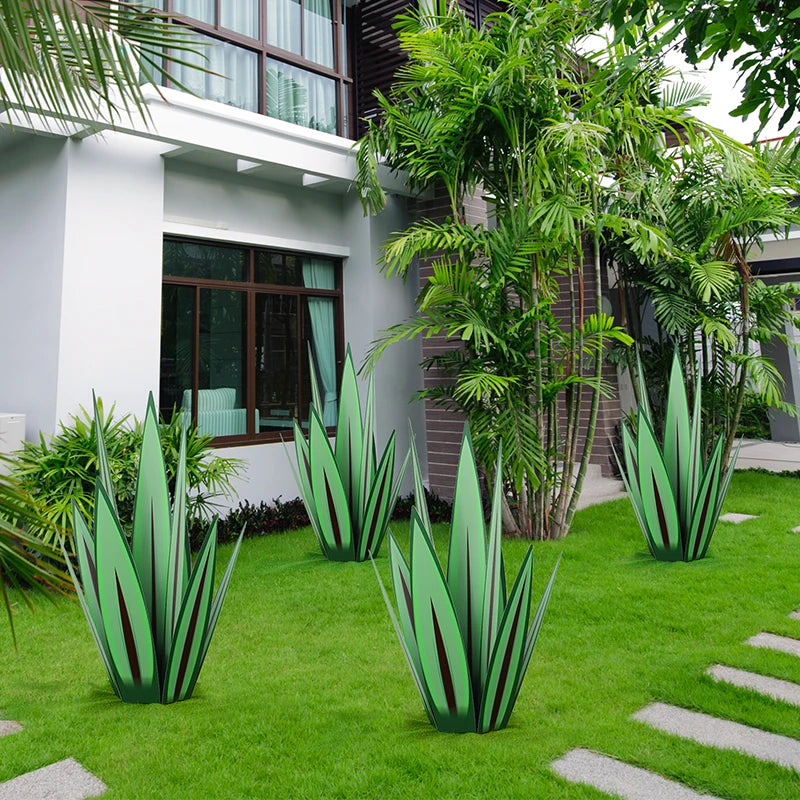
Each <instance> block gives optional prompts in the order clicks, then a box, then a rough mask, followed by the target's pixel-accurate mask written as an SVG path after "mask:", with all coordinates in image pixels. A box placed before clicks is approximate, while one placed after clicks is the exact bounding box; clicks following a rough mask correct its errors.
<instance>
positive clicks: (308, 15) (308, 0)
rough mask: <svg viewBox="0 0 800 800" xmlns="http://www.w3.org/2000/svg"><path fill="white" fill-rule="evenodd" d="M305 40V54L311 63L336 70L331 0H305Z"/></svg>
mask: <svg viewBox="0 0 800 800" xmlns="http://www.w3.org/2000/svg"><path fill="white" fill-rule="evenodd" d="M303 39H304V41H303V47H304V51H303V53H304V55H305V57H306V58H307V59H308V60H309V61H314V62H316V63H317V64H322V65H323V66H325V67H330V68H331V69H333V68H334V66H335V64H334V61H333V8H332V7H331V0H305V6H304V11H303Z"/></svg>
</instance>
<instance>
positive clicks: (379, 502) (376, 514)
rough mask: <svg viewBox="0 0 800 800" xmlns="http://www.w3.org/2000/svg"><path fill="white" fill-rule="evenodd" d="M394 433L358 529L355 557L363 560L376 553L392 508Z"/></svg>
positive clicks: (382, 459)
mask: <svg viewBox="0 0 800 800" xmlns="http://www.w3.org/2000/svg"><path fill="white" fill-rule="evenodd" d="M394 439H395V434H394V431H392V435H391V436H390V437H389V442H388V443H387V445H386V449H385V450H384V452H383V457H382V458H381V463H380V464H379V465H378V469H377V471H376V473H375V480H374V481H373V482H372V487H371V489H370V492H369V496H368V497H367V503H366V507H365V509H364V518H363V527H362V528H361V530H360V531H359V542H358V550H357V552H356V558H357V560H358V561H364V559H366V557H367V555H368V554H369V555H372V557H373V558H374V557H375V556H377V555H378V548H377V547H376V544H378V545H379V544H380V542H382V541H383V537H384V534H385V533H386V528H387V526H388V525H389V519H390V517H391V514H392V510H393V509H392V508H390V506H389V504H390V502H391V500H392V475H393V473H394V451H395V444H394Z"/></svg>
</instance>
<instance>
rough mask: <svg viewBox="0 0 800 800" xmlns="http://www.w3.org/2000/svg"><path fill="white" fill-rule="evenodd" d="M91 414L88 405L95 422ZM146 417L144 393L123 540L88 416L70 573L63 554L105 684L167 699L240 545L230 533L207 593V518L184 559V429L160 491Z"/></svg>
mask: <svg viewBox="0 0 800 800" xmlns="http://www.w3.org/2000/svg"><path fill="white" fill-rule="evenodd" d="M98 416H99V415H98V412H97V407H96V403H95V419H96V421H98V419H97V418H98ZM156 419H157V418H156V408H155V403H154V402H153V395H152V394H151V395H150V398H149V400H148V403H147V414H146V416H145V422H144V434H143V437H142V451H141V455H140V458H139V475H138V480H137V483H136V495H135V497H134V511H133V533H132V536H131V541H130V546H128V541H127V539H126V536H125V532H124V529H123V527H122V524H121V523H120V519H119V514H118V512H117V509H116V506H115V504H114V501H113V499H112V498H113V497H114V487H113V485H112V482H111V471H110V469H109V463H108V453H107V452H106V448H105V443H104V441H103V435H102V426H101V425H99V421H98V425H97V430H98V436H97V461H98V479H97V484H96V487H95V501H94V514H93V519H92V526H91V528H90V527H89V526H88V525H87V523H86V520H85V519H84V517H83V516H82V514H81V512H80V510H79V509H78V508H77V504H75V505H74V506H73V514H74V519H73V528H74V532H75V550H76V552H77V558H78V563H79V564H80V575H81V579H80V581H79V580H78V578H77V576H76V574H75V571H74V570H73V568H72V565H71V564H70V563H69V561H67V567H68V569H69V571H70V575H71V576H72V580H73V582H74V584H75V590H76V592H77V593H78V599H79V600H80V604H81V607H82V608H83V611H84V614H85V615H86V620H87V622H88V623H89V628H90V629H91V631H92V636H93V637H94V640H95V643H96V644H97V649H98V650H99V651H100V657H101V660H102V662H103V666H104V667H105V669H106V672H107V673H108V678H109V680H110V681H111V686H112V688H113V690H114V693H115V694H116V695H117V696H118V697H119V698H120V699H121V700H124V701H125V702H127V703H157V702H161V703H173V702H175V701H177V700H186V699H188V698H189V697H191V696H192V691H193V689H194V686H195V683H196V682H197V679H198V677H199V675H200V670H201V668H202V666H203V661H204V659H205V656H206V653H207V652H208V647H209V645H210V644H211V637H212V636H213V634H214V629H215V627H216V624H217V620H218V619H219V615H220V612H221V610H222V604H223V602H224V600H225V595H226V593H227V590H228V585H229V584H230V580H231V575H232V573H233V567H234V564H235V563H236V556H237V554H238V550H239V545H240V544H241V535H240V537H239V540H238V541H237V544H236V546H235V547H234V550H233V555H232V556H231V558H230V561H229V562H228V566H227V568H226V570H225V574H224V575H223V577H222V581H221V583H220V586H219V589H218V590H217V594H216V596H214V571H215V568H216V558H215V556H216V548H217V523H216V520H214V521H213V522H212V523H211V526H210V527H209V530H208V532H207V534H206V537H205V540H204V542H203V544H202V546H201V547H200V552H199V554H198V555H197V558H196V559H195V562H194V566H193V567H192V564H191V557H190V554H189V536H188V531H187V527H186V506H187V496H186V493H187V486H186V435H185V434H184V435H183V437H182V440H181V447H180V453H179V456H178V467H177V470H176V473H175V493H174V498H170V493H169V489H168V486H167V475H166V468H165V466H164V456H163V452H162V446H161V440H160V438H159V435H158V422H157V421H156ZM171 500H172V501H173V502H171ZM64 555H65V557H66V555H67V553H66V550H65V553H64Z"/></svg>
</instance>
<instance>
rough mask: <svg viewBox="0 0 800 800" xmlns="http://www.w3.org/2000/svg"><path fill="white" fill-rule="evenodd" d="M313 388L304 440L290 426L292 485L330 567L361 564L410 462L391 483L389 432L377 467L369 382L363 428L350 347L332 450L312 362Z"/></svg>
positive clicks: (379, 537) (378, 540)
mask: <svg viewBox="0 0 800 800" xmlns="http://www.w3.org/2000/svg"><path fill="white" fill-rule="evenodd" d="M311 385H312V394H313V402H312V404H311V408H310V413H309V434H308V440H306V438H305V436H304V435H303V432H302V430H301V429H300V426H299V425H298V424H297V422H295V425H294V443H295V449H296V450H297V465H298V470H299V475H298V473H297V472H295V480H296V481H297V485H298V487H299V489H300V492H301V494H302V496H303V502H304V503H305V506H306V510H307V511H308V516H309V519H310V520H311V527H312V528H313V529H314V533H315V534H316V536H317V540H318V541H319V545H320V547H321V548H322V552H323V553H324V554H325V556H326V557H327V558H329V559H330V560H331V561H365V560H366V559H367V557H368V556H374V555H377V553H378V552H379V551H380V549H381V544H382V543H383V539H384V537H385V536H386V531H387V530H388V529H389V521H390V519H391V516H392V511H393V510H394V507H395V504H396V503H397V495H398V492H399V491H400V484H401V483H402V480H403V475H404V474H405V469H406V463H407V461H408V457H407V456H406V460H405V461H404V462H403V465H402V467H401V469H400V474H399V475H398V477H397V480H396V481H395V482H394V483H392V477H393V475H394V461H395V433H394V431H392V435H391V436H390V437H389V441H388V443H387V444H386V448H385V449H384V451H383V455H382V456H381V458H380V461H378V459H377V451H376V449H375V433H374V411H373V408H374V403H373V381H372V378H371V377H370V380H369V388H368V391H367V410H366V415H365V417H364V421H363V423H362V416H361V400H360V398H359V394H358V383H357V381H356V370H355V367H354V365H353V356H352V354H351V352H350V348H349V347H348V348H347V355H346V357H345V361H344V371H343V374H342V391H341V397H340V399H339V417H338V422H337V425H336V447H335V450H334V448H333V447H331V443H330V440H329V439H328V433H327V431H326V430H325V425H324V423H323V421H322V402H321V398H320V392H319V386H318V384H317V379H316V376H315V374H314V367H313V361H312V366H311Z"/></svg>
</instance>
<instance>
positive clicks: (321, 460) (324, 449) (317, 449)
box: [309, 409, 355, 561]
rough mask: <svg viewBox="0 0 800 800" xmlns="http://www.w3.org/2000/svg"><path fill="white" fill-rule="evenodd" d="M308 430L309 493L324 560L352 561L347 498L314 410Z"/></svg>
mask: <svg viewBox="0 0 800 800" xmlns="http://www.w3.org/2000/svg"><path fill="white" fill-rule="evenodd" d="M309 429H310V430H309V455H310V466H311V489H312V492H313V496H314V506H315V507H316V509H317V514H318V519H319V530H320V534H321V535H322V537H323V538H324V539H325V542H326V544H327V547H328V558H330V559H332V560H334V561H352V560H354V558H355V550H354V542H353V530H352V524H351V520H350V510H349V507H348V504H347V494H346V492H345V490H344V487H343V486H342V480H341V477H340V475H339V470H338V468H337V466H336V459H335V458H334V455H333V451H332V450H331V445H330V441H329V439H328V434H327V432H326V430H325V426H324V425H323V424H322V419H321V418H320V416H319V414H318V413H317V412H316V410H314V409H312V410H311V419H310V420H309Z"/></svg>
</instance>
